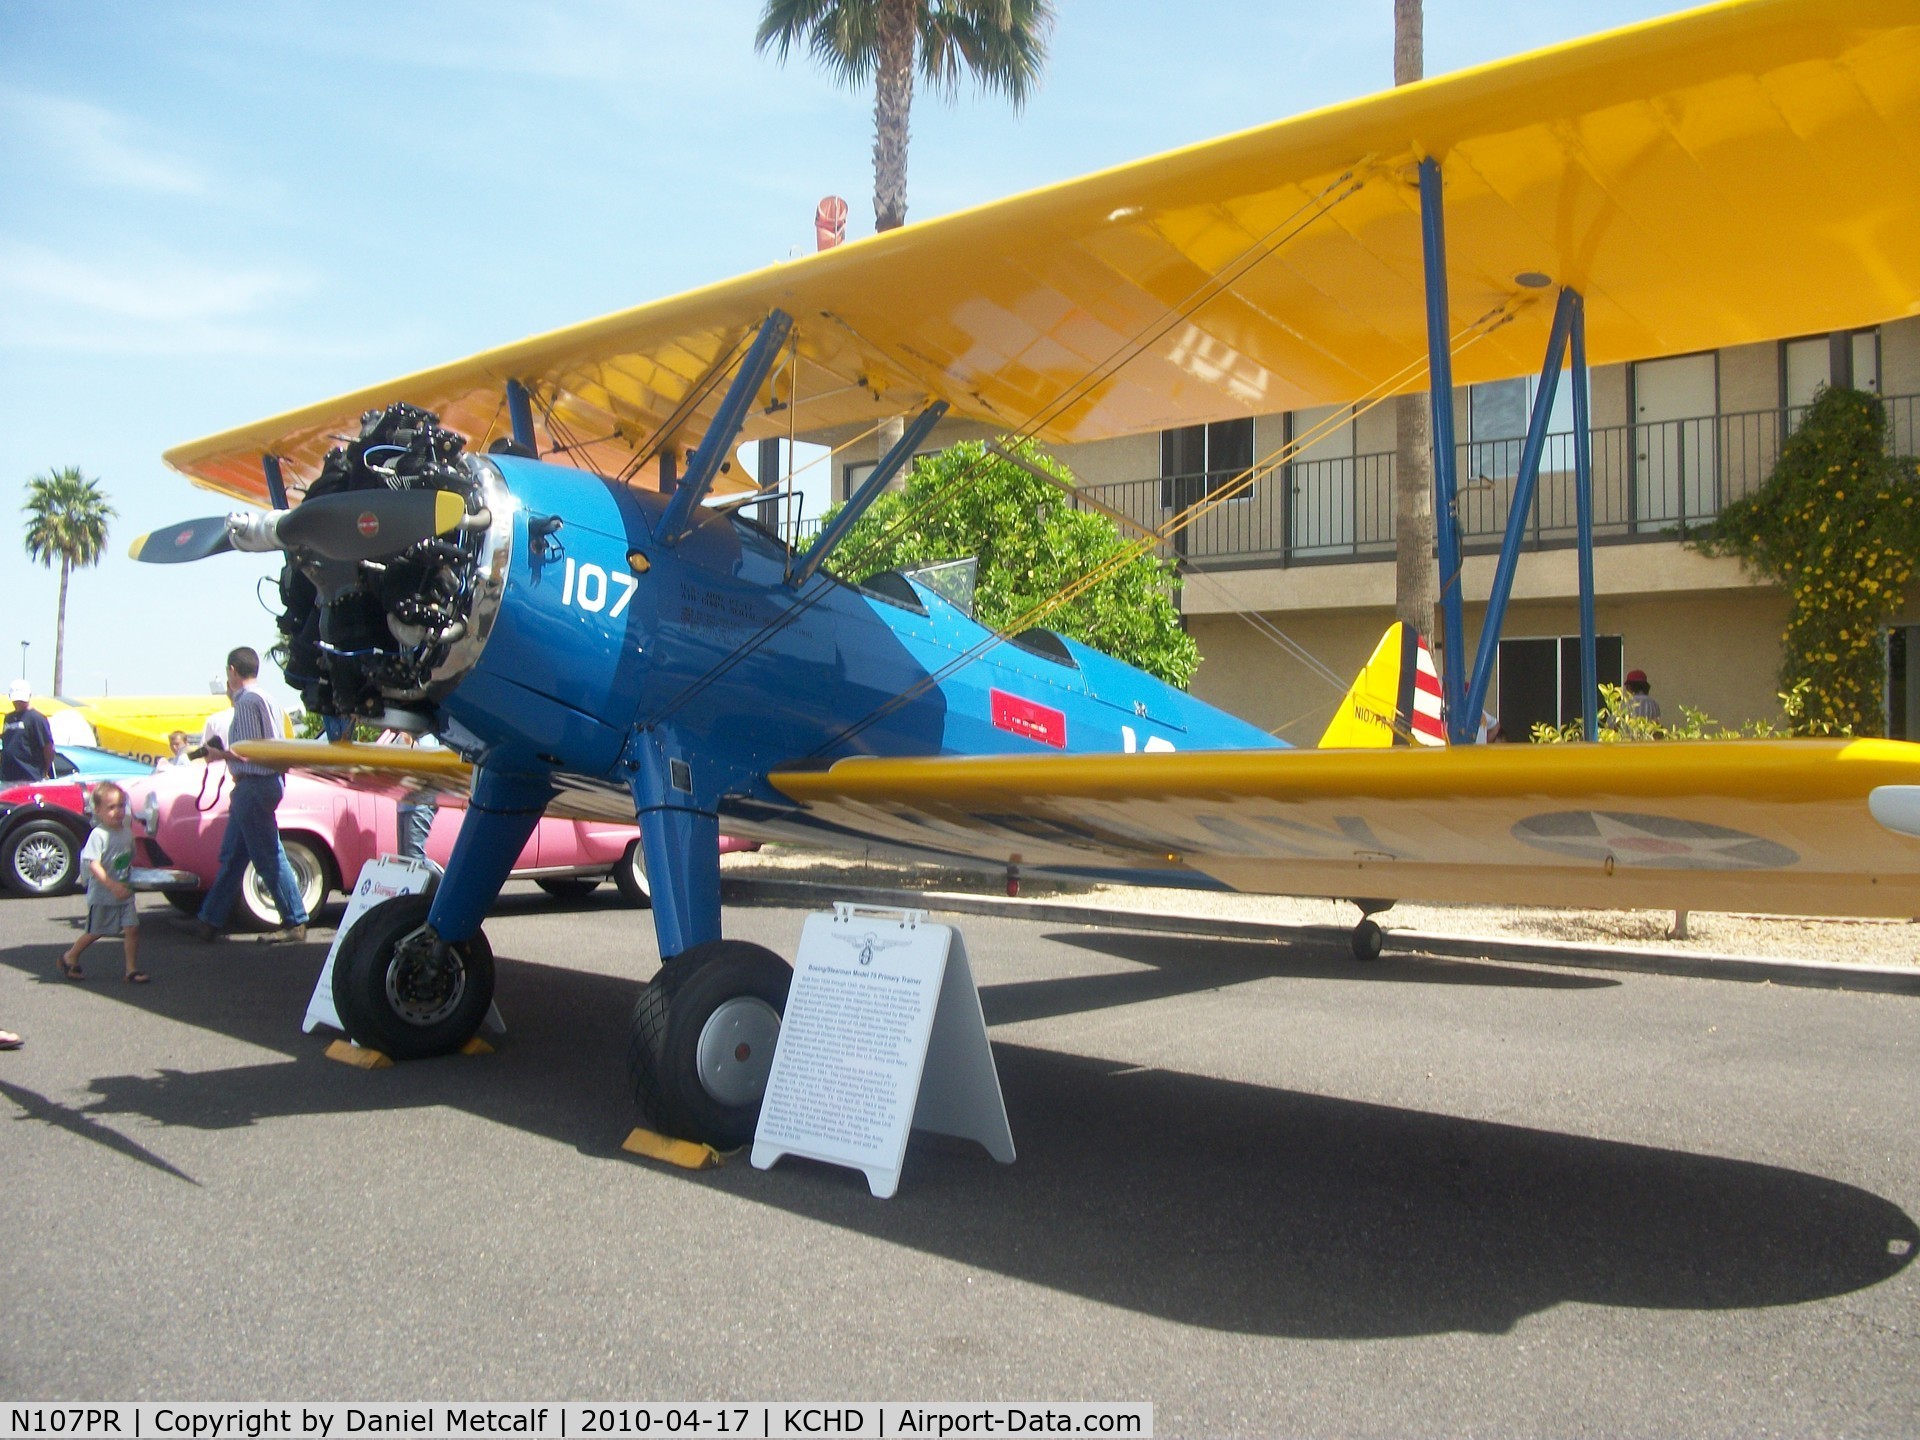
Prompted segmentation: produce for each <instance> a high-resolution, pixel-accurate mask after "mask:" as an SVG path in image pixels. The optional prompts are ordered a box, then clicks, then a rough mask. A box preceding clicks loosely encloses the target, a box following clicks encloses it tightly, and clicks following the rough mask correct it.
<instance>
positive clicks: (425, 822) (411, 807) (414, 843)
mask: <svg viewBox="0 0 1920 1440" xmlns="http://www.w3.org/2000/svg"><path fill="white" fill-rule="evenodd" d="M439 808H440V800H439V798H438V797H437V796H434V795H428V796H427V797H426V799H425V800H424V801H420V800H415V801H412V802H411V803H408V804H404V805H402V806H400V808H399V810H398V812H397V813H396V814H395V816H394V820H395V827H394V828H395V829H396V830H397V831H398V832H399V841H400V853H401V854H402V855H403V856H405V857H407V858H408V859H410V860H424V859H426V858H427V836H428V835H429V834H431V833H432V831H433V817H434V814H435V812H436V811H438V810H439Z"/></svg>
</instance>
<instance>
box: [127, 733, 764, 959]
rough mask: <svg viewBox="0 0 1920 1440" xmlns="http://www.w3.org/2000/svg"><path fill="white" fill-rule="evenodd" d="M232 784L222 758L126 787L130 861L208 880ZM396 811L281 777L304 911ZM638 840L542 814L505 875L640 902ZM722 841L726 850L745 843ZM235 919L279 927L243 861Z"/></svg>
mask: <svg viewBox="0 0 1920 1440" xmlns="http://www.w3.org/2000/svg"><path fill="white" fill-rule="evenodd" d="M123 783H124V782H123ZM230 788H231V781H230V780H229V778H228V775H227V767H226V766H225V764H223V763H220V762H211V763H209V762H206V761H198V762H195V763H194V764H191V765H182V766H177V767H167V768H164V769H161V770H158V771H151V772H148V773H146V774H145V775H144V776H143V777H142V778H141V779H139V780H137V781H135V782H133V783H131V784H128V785H127V797H128V801H129V809H130V811H131V813H132V816H133V833H134V842H135V843H134V863H135V864H136V865H138V866H142V867H150V868H168V867H171V868H178V869H181V870H187V871H191V872H193V873H194V874H195V875H197V876H198V877H199V878H200V881H201V883H202V885H203V886H204V885H206V884H210V883H212V880H213V876H214V873H215V871H217V870H218V869H219V865H220V838H221V836H222V835H223V834H224V833H225V830H226V823H227V800H228V795H229V791H230ZM398 810H399V805H398V802H397V801H396V800H395V799H394V798H393V797H392V796H391V795H389V794H382V793H372V792H369V791H366V790H361V789H356V788H354V787H353V786H351V785H349V784H346V783H345V782H343V781H339V780H333V779H329V778H327V777H325V776H321V775H314V774H308V773H306V772H304V771H299V770H295V771H292V772H290V773H289V774H288V775H287V794H286V798H285V799H284V800H282V801H281V802H280V809H279V811H278V813H277V818H278V820H279V822H280V837H281V840H282V842H283V843H284V844H285V846H286V849H287V859H288V860H289V861H290V862H291V863H292V865H293V872H294V874H295V875H296V876H297V877H298V878H299V881H300V887H301V899H302V900H303V901H304V902H305V904H306V907H307V911H308V913H309V914H311V913H313V912H314V911H315V910H316V909H317V908H318V907H319V906H320V904H321V903H322V902H323V901H324V900H325V899H326V897H327V895H328V894H329V893H330V892H332V891H334V890H349V891H350V890H351V889H352V887H353V883H354V881H355V880H356V879H357V878H358V877H359V874H360V867H361V866H362V865H364V864H365V863H366V862H367V861H369V860H372V859H374V858H375V857H377V856H380V855H383V854H393V853H395V852H396V851H397V850H398V849H399V843H398V829H397V823H398V821H397V816H398ZM465 816H466V809H465V804H464V801H463V800H460V799H444V800H442V801H441V804H440V811H439V814H438V815H436V816H435V817H434V822H433V830H432V833H431V834H430V835H429V836H428V838H427V858H428V859H429V860H431V861H433V862H434V863H436V864H441V865H444V864H445V863H446V860H447V856H448V855H449V854H450V853H452V850H453V842H454V837H455V836H456V835H458V834H459V832H460V822H461V820H462V819H464V818H465ZM639 839H640V832H639V830H638V829H637V828H636V827H635V826H633V825H631V824H626V825H620V824H614V823H612V822H610V821H603V820H560V819H555V818H553V817H548V818H545V819H543V820H541V822H540V823H539V825H538V826H537V827H535V829H534V833H533V838H532V839H530V840H528V841H527V845H526V848H525V849H524V850H522V851H521V852H520V858H519V859H518V860H517V861H515V862H514V867H513V873H514V875H515V877H517V878H520V879H530V880H533V881H534V882H536V883H537V884H538V885H539V886H540V888H541V889H543V890H545V891H547V893H549V894H551V895H556V896H564V897H574V896H581V895H585V894H587V893H589V892H590V891H592V890H593V889H594V887H596V886H597V885H599V884H600V882H601V881H602V880H605V879H608V878H609V877H611V879H612V880H613V882H614V884H616V885H618V886H619V887H620V893H621V894H622V895H624V896H625V897H626V898H627V900H628V901H629V902H630V903H631V904H634V905H646V904H648V903H650V901H649V891H648V887H647V873H646V869H645V865H644V862H643V861H642V859H641V857H640V847H639ZM727 843H728V846H729V848H743V847H742V846H741V845H739V844H737V843H734V842H727ZM204 893H205V892H204V890H203V889H192V888H181V889H170V890H168V891H167V892H166V896H167V899H168V900H169V901H171V902H172V903H173V904H174V905H175V906H176V907H178V908H179V909H181V910H185V911H189V912H192V911H196V910H198V909H199V907H200V901H201V899H202V897H203V895H204ZM234 918H235V920H236V922H237V923H240V924H253V925H258V926H261V927H272V926H275V925H278V924H279V923H280V916H279V912H278V911H277V910H275V909H274V905H273V897H272V895H271V894H270V893H269V892H268V890H267V887H266V886H265V884H263V883H262V882H261V880H260V877H259V876H258V875H256V874H255V873H254V870H253V867H252V866H251V865H249V866H248V867H247V874H246V879H245V880H244V881H243V882H242V884H241V886H240V903H239V905H238V906H236V907H235V910H234Z"/></svg>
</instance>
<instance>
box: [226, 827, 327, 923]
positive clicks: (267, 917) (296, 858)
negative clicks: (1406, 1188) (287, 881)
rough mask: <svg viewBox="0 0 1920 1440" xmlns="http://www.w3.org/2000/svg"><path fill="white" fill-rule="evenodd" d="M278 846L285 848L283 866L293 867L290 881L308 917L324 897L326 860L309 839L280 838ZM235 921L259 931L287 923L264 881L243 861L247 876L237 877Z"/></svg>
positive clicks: (250, 865)
mask: <svg viewBox="0 0 1920 1440" xmlns="http://www.w3.org/2000/svg"><path fill="white" fill-rule="evenodd" d="M280 843H281V845H282V846H283V847H284V848H285V849H286V852H287V863H288V864H289V865H291V866H293V878H294V882H295V883H296V884H297V885H299V887H300V903H301V904H302V905H303V906H305V907H306V911H307V915H308V916H309V917H311V916H312V915H313V913H314V912H315V911H316V910H318V909H319V908H320V904H321V902H322V901H323V900H325V899H326V898H327V890H328V889H329V888H330V887H329V885H328V874H327V862H326V857H325V856H324V855H323V854H322V853H321V852H320V851H319V850H318V849H317V848H316V847H315V844H314V842H313V841H311V840H302V839H300V838H298V837H297V836H293V835H282V836H281V837H280ZM237 918H238V919H239V920H240V921H241V923H242V924H244V925H247V926H248V927H250V928H253V929H259V930H277V929H279V928H280V927H281V926H282V925H284V924H286V923H287V922H286V921H285V920H283V919H281V918H280V909H279V907H278V906H277V905H275V904H274V903H273V892H272V891H271V890H269V889H268V888H267V882H266V881H265V880H263V879H261V878H260V872H259V871H257V870H255V869H254V868H253V862H252V861H248V862H247V873H246V874H245V875H243V876H241V877H240V909H239V913H238V916H237Z"/></svg>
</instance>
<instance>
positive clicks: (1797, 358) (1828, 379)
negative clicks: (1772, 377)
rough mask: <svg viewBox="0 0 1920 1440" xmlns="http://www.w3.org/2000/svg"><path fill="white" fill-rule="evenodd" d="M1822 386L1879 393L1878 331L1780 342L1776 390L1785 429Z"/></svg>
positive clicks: (1860, 331) (1795, 419)
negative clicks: (1784, 413)
mask: <svg viewBox="0 0 1920 1440" xmlns="http://www.w3.org/2000/svg"><path fill="white" fill-rule="evenodd" d="M1822 385H1838V386H1846V387H1849V388H1851V389H1855V390H1871V391H1872V392H1873V393H1874V394H1876V395H1878V394H1879V393H1880V332H1879V331H1878V330H1837V331H1835V332H1834V333H1833V334H1831V335H1808V336H1805V337H1803V338H1802V339H1799V340H1786V341H1782V342H1781V345H1780V391H1781V396H1782V398H1783V400H1784V402H1785V405H1786V411H1787V428H1788V429H1789V430H1791V429H1792V428H1793V427H1794V426H1796V425H1798V424H1799V423H1800V417H1801V415H1802V414H1804V413H1805V412H1806V408H1807V406H1809V405H1811V404H1812V403H1813V396H1814V392H1815V391H1817V390H1818V389H1819V388H1820V387H1821V386H1822Z"/></svg>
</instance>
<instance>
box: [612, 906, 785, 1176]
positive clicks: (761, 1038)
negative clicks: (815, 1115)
mask: <svg viewBox="0 0 1920 1440" xmlns="http://www.w3.org/2000/svg"><path fill="white" fill-rule="evenodd" d="M792 984H793V969H792V967H791V966H789V965H788V964H787V962H786V961H784V960H782V959H781V958H780V957H779V956H778V955H776V954H774V953H773V952H772V951H771V950H768V949H766V948H765V947H763V946H760V945H751V944H748V943H747V942H746V941H743V940H711V941H708V942H707V943H706V944H704V945H696V946H694V947H693V948H692V949H691V950H688V951H686V952H685V953H684V954H681V955H676V956H675V957H674V958H673V959H672V960H670V961H668V962H667V964H666V966H665V967H664V968H663V969H662V970H661V972H660V973H659V974H658V975H656V976H655V977H654V978H653V981H652V982H651V983H650V984H649V985H648V986H647V987H646V989H644V990H642V991H641V992H640V999H639V1001H638V1002H637V1003H636V1004H635V1005H634V1009H633V1020H632V1023H631V1026H630V1028H629V1030H628V1032H627V1078H628V1080H629V1082H630V1083H631V1084H632V1086H633V1095H634V1099H635V1100H637V1101H638V1102H639V1104H640V1109H641V1113H642V1114H643V1115H645V1117H646V1119H647V1122H648V1123H649V1124H650V1125H652V1126H653V1127H654V1128H655V1129H657V1130H659V1131H661V1132H662V1133H664V1134H667V1135H673V1136H676V1137H678V1138H680V1139H684V1140H698V1141H700V1142H702V1143H704V1144H707V1145H711V1146H713V1148H714V1149H716V1150H737V1149H739V1148H740V1147H741V1146H742V1145H745V1144H746V1143H747V1142H748V1141H750V1140H751V1139H753V1132H754V1127H755V1126H756V1125H758V1124H759V1121H760V1102H761V1101H762V1100H763V1099H765V1098H766V1093H767V1074H768V1071H769V1070H770V1069H771V1068H772V1066H773V1052H774V1048H775V1046H776V1045H777V1044H778V1043H779V1039H780V1020H781V1017H782V1016H783V1015H784V1014H785V1013H786V1008H787V990H788V988H789V987H790V986H791V985H792Z"/></svg>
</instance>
